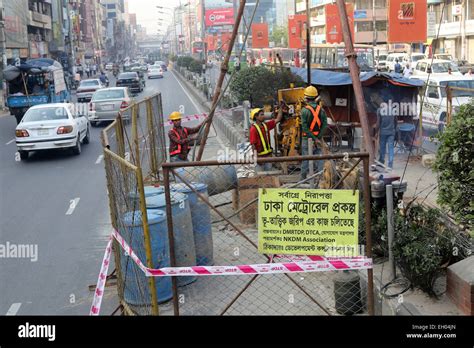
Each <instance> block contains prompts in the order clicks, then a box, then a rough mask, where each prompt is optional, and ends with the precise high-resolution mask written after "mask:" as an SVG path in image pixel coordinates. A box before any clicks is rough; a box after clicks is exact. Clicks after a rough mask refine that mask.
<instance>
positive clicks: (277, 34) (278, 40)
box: [270, 26, 288, 47]
mask: <svg viewBox="0 0 474 348" xmlns="http://www.w3.org/2000/svg"><path fill="white" fill-rule="evenodd" d="M270 41H273V42H274V43H275V46H276V47H288V28H287V27H285V26H276V27H274V28H273V31H272V34H271V35H270Z"/></svg>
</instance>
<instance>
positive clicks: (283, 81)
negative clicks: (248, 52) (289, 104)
mask: <svg viewBox="0 0 474 348" xmlns="http://www.w3.org/2000/svg"><path fill="white" fill-rule="evenodd" d="M290 83H294V84H295V87H302V86H304V82H303V80H301V78H300V77H299V76H296V75H294V74H292V73H291V72H290V71H289V70H286V69H277V70H276V71H275V72H272V71H271V70H269V69H267V68H265V67H262V66H254V67H250V68H248V69H243V70H241V71H239V72H237V73H236V75H235V76H234V79H233V81H232V83H231V85H230V90H231V92H232V93H233V94H234V96H236V97H237V99H238V100H239V102H243V101H244V100H249V101H250V103H251V104H252V106H263V105H264V104H272V103H274V102H275V101H276V98H277V92H278V90H279V89H284V88H289V87H290Z"/></svg>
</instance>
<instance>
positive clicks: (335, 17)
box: [325, 4, 355, 43]
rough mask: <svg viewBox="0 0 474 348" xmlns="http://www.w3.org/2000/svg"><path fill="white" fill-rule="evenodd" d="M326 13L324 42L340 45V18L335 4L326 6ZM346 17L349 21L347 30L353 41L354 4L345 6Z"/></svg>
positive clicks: (341, 37) (341, 36)
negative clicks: (349, 31)
mask: <svg viewBox="0 0 474 348" xmlns="http://www.w3.org/2000/svg"><path fill="white" fill-rule="evenodd" d="M325 11H326V42H327V43H340V42H344V37H343V35H342V26H341V19H340V18H341V16H340V15H339V9H338V8H337V5H336V4H327V5H326V6H325ZM346 12H347V17H348V19H349V28H350V30H351V36H352V39H353V41H354V37H355V36H354V4H346Z"/></svg>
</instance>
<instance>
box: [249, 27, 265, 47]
mask: <svg viewBox="0 0 474 348" xmlns="http://www.w3.org/2000/svg"><path fill="white" fill-rule="evenodd" d="M266 47H268V24H267V23H255V24H252V48H266Z"/></svg>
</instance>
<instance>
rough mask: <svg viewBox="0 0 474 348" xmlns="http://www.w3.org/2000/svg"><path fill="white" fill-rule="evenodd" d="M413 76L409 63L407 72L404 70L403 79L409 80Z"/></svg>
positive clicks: (406, 68)
mask: <svg viewBox="0 0 474 348" xmlns="http://www.w3.org/2000/svg"><path fill="white" fill-rule="evenodd" d="M412 74H413V72H412V70H411V65H410V63H407V65H406V67H405V70H403V77H404V78H406V79H409V78H410V76H411V75H412Z"/></svg>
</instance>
